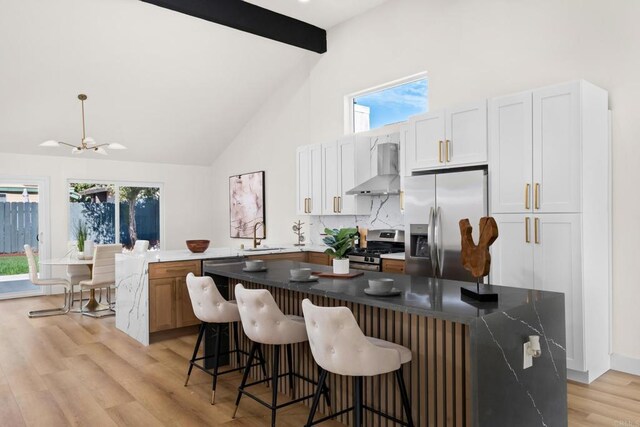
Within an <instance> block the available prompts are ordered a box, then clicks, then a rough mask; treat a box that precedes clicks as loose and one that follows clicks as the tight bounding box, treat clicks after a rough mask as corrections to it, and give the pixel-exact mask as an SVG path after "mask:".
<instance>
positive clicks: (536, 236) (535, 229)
mask: <svg viewBox="0 0 640 427" xmlns="http://www.w3.org/2000/svg"><path fill="white" fill-rule="evenodd" d="M539 231H540V218H536V219H534V220H533V238H534V240H535V242H536V244H539V243H540V235H539Z"/></svg>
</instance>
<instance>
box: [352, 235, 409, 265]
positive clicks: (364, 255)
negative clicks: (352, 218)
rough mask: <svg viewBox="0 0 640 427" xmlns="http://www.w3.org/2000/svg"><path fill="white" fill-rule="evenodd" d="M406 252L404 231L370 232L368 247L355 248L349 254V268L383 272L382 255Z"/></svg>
mask: <svg viewBox="0 0 640 427" xmlns="http://www.w3.org/2000/svg"><path fill="white" fill-rule="evenodd" d="M400 252H404V231H403V230H369V233H368V234H367V247H366V248H354V249H353V250H352V251H351V252H350V253H349V268H353V269H355V270H368V271H381V270H382V259H381V258H380V255H383V254H394V253H400Z"/></svg>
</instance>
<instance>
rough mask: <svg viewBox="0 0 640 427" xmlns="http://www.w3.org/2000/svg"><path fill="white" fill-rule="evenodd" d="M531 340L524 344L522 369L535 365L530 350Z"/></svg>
mask: <svg viewBox="0 0 640 427" xmlns="http://www.w3.org/2000/svg"><path fill="white" fill-rule="evenodd" d="M529 346H530V344H529V342H526V343H524V344H522V369H527V368H530V367H532V366H533V356H532V355H531V353H530V352H529Z"/></svg>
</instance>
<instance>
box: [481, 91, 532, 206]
mask: <svg viewBox="0 0 640 427" xmlns="http://www.w3.org/2000/svg"><path fill="white" fill-rule="evenodd" d="M489 117H490V119H489V124H490V128H489V139H490V141H491V150H490V153H491V157H490V167H489V182H491V211H492V212H494V213H517V212H528V211H529V212H530V211H531V210H532V205H531V197H532V195H531V194H532V193H531V191H532V188H531V177H532V176H533V124H532V121H533V115H532V94H531V92H524V93H519V94H516V95H509V96H503V97H500V98H494V99H492V100H491V101H489Z"/></svg>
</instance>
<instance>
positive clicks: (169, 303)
mask: <svg viewBox="0 0 640 427" xmlns="http://www.w3.org/2000/svg"><path fill="white" fill-rule="evenodd" d="M175 294H176V286H175V280H174V279H153V280H149V332H158V331H166V330H167V329H174V328H175V327H176V297H175Z"/></svg>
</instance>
